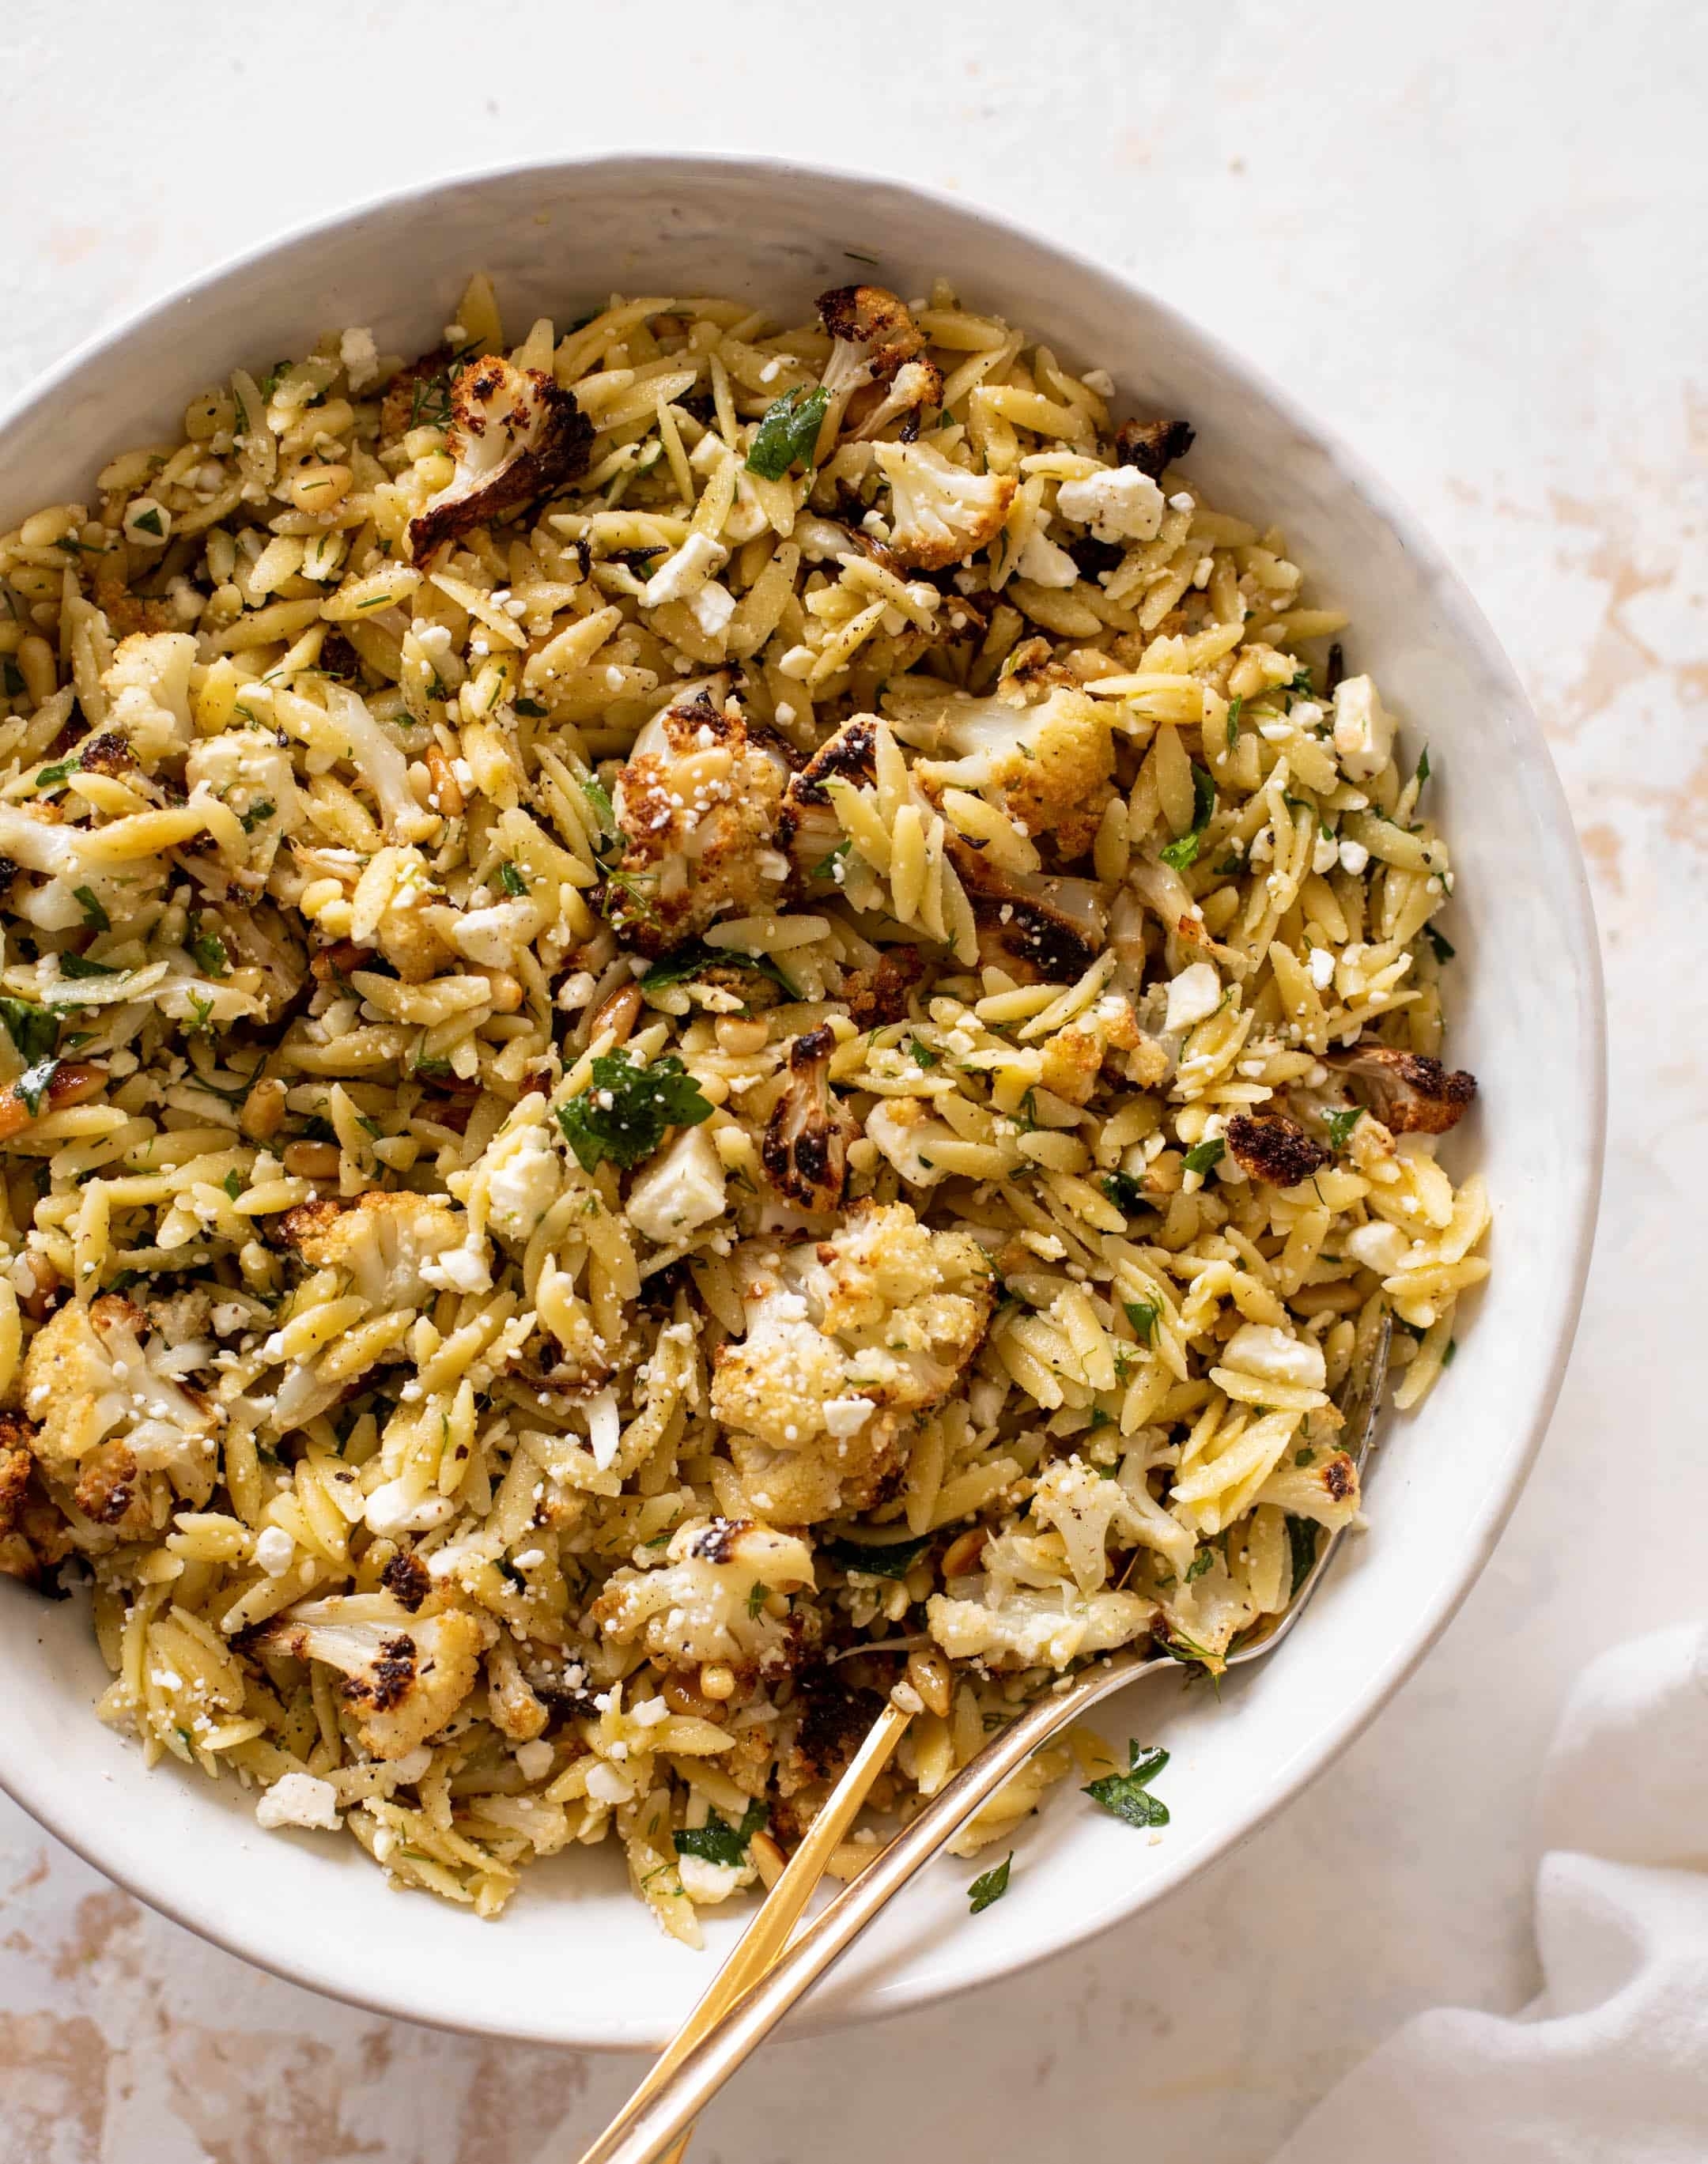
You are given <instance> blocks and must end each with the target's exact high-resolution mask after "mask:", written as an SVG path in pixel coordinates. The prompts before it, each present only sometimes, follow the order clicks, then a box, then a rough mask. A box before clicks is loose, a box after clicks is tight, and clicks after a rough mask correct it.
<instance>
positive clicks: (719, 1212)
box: [628, 1127, 724, 1247]
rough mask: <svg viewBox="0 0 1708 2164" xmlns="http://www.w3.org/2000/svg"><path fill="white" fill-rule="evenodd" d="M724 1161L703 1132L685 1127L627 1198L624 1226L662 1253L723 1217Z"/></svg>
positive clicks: (643, 1173)
mask: <svg viewBox="0 0 1708 2164" xmlns="http://www.w3.org/2000/svg"><path fill="white" fill-rule="evenodd" d="M723 1194H724V1179H723V1159H722V1158H720V1157H719V1156H718V1154H717V1144H716V1143H715V1142H713V1141H712V1137H711V1136H710V1135H709V1134H708V1133H707V1131H706V1129H705V1128H704V1127H684V1128H683V1130H682V1132H681V1133H680V1134H679V1135H678V1136H677V1137H676V1139H675V1142H672V1143H671V1144H670V1148H668V1149H667V1150H665V1151H663V1152H662V1153H660V1155H659V1156H657V1157H655V1158H654V1159H653V1161H652V1163H650V1164H649V1165H648V1166H647V1167H646V1169H644V1171H643V1172H642V1173H641V1174H639V1178H638V1179H636V1180H635V1183H634V1184H633V1187H632V1188H631V1189H630V1190H629V1192H628V1221H629V1223H630V1224H631V1225H634V1226H638V1227H639V1229H640V1231H641V1232H644V1233H645V1234H646V1236H647V1237H648V1239H649V1240H655V1241H656V1242H658V1244H659V1245H660V1247H669V1246H670V1245H671V1243H672V1242H675V1241H677V1240H681V1239H685V1238H686V1237H687V1235H688V1234H689V1233H690V1232H697V1231H698V1230H699V1228H700V1226H702V1225H709V1224H710V1223H711V1222H712V1219H713V1218H714V1217H721V1216H723Z"/></svg>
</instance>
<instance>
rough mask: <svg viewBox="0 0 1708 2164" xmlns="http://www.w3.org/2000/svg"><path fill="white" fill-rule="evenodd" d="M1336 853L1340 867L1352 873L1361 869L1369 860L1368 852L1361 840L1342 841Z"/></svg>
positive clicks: (1356, 872)
mask: <svg viewBox="0 0 1708 2164" xmlns="http://www.w3.org/2000/svg"><path fill="white" fill-rule="evenodd" d="M1338 854H1339V857H1340V868H1341V869H1342V870H1343V872H1351V873H1353V874H1354V875H1356V874H1358V873H1359V872H1361V871H1363V870H1364V867H1365V866H1366V865H1367V864H1369V861H1370V853H1369V850H1368V849H1367V848H1365V847H1364V843H1362V842H1353V841H1346V842H1343V843H1341V845H1340V848H1339V851H1338Z"/></svg>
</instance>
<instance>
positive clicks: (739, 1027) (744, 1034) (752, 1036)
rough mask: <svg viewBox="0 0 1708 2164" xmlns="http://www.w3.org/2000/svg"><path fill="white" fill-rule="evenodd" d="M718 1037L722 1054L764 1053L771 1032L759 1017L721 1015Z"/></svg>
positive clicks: (718, 1019)
mask: <svg viewBox="0 0 1708 2164" xmlns="http://www.w3.org/2000/svg"><path fill="white" fill-rule="evenodd" d="M770 1036H771V1032H770V1030H769V1029H768V1028H767V1027H765V1023H764V1022H761V1021H760V1020H759V1017H758V1016H757V1015H753V1016H749V1015H720V1016H718V1017H717V1046H718V1049H719V1051H721V1052H736V1053H741V1052H763V1051H764V1050H765V1047H766V1045H767V1044H768V1043H770Z"/></svg>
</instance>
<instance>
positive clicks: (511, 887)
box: [498, 860, 528, 901]
mask: <svg viewBox="0 0 1708 2164" xmlns="http://www.w3.org/2000/svg"><path fill="white" fill-rule="evenodd" d="M498 884H499V885H500V886H502V888H503V890H504V891H505V893H506V894H507V895H508V896H510V898H511V900H512V901H515V900H516V899H517V898H518V896H522V895H524V894H526V893H527V892H528V881H527V880H525V879H523V876H522V874H521V872H520V871H519V870H518V869H517V867H516V866H515V865H514V864H511V863H510V862H509V861H508V860H506V862H504V863H503V864H500V865H499V867H498Z"/></svg>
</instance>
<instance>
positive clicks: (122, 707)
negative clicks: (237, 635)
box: [101, 631, 196, 774]
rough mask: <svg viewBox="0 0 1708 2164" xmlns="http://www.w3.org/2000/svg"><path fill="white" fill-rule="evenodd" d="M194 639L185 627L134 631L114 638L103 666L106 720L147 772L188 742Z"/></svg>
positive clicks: (177, 754) (170, 757)
mask: <svg viewBox="0 0 1708 2164" xmlns="http://www.w3.org/2000/svg"><path fill="white" fill-rule="evenodd" d="M195 659H196V642H195V640H194V639H193V638H191V636H190V634H189V633H187V632H184V631H160V632H155V633H143V632H134V633H132V634H131V636H130V637H129V638H122V639H120V641H119V642H118V650H117V651H116V652H115V653H114V654H113V659H112V660H111V661H110V662H109V663H108V665H107V667H106V669H105V670H103V671H102V676H101V688H102V691H104V692H105V693H106V694H107V698H108V710H107V726H108V728H109V729H111V730H113V732H114V733H115V734H117V735H118V736H121V737H123V738H124V741H125V742H126V743H128V744H129V746H130V748H131V749H132V751H134V753H135V754H136V757H137V760H138V762H139V764H140V765H141V766H143V767H144V768H145V769H146V770H147V771H148V772H149V773H150V774H152V773H153V771H154V769H155V768H156V767H157V766H159V765H160V764H161V763H162V761H163V760H166V759H173V758H176V757H177V756H179V755H180V754H182V753H183V752H185V751H187V749H188V748H189V745H190V738H191V723H190V670H191V667H192V664H193V663H194V661H195Z"/></svg>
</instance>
